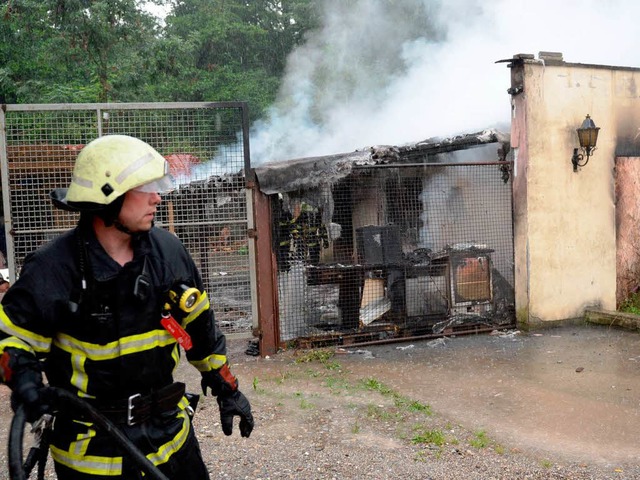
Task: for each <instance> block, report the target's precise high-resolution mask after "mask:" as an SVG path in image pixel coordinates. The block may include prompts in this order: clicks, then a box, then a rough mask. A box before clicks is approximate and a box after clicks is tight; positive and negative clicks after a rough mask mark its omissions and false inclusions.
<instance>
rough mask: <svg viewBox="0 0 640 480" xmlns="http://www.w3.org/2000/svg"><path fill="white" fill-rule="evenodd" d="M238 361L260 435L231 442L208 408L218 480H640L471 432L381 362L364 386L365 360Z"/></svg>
mask: <svg viewBox="0 0 640 480" xmlns="http://www.w3.org/2000/svg"><path fill="white" fill-rule="evenodd" d="M230 352H231V354H230V357H231V359H232V362H233V363H234V364H233V371H234V372H235V373H236V374H237V375H238V376H239V378H240V379H241V382H242V384H241V389H242V390H243V391H244V392H245V393H246V395H247V396H248V397H249V399H250V400H251V402H252V406H253V409H254V412H255V417H256V428H255V430H254V433H253V434H252V435H251V437H250V438H249V439H243V438H240V436H239V434H237V432H234V435H233V436H232V437H224V435H222V434H221V433H220V431H219V428H220V427H219V422H218V419H217V411H216V409H215V407H214V406H213V405H212V404H211V403H209V402H208V400H205V401H204V406H203V408H202V410H201V411H200V412H199V413H198V414H197V416H196V419H195V426H196V429H197V432H198V436H199V439H200V442H201V446H202V450H203V454H204V456H205V459H206V462H207V465H208V466H209V470H210V472H211V476H212V478H229V479H262V480H267V479H274V480H275V479H280V478H291V479H343V478H349V479H389V478H394V477H397V478H403V479H420V480H429V479H431V480H436V479H442V480H445V479H446V480H453V479H465V480H470V479H478V480H480V479H482V480H490V479H576V480H577V479H598V480H606V479H640V467H639V466H637V465H616V466H611V465H606V466H605V465H601V464H596V463H595V462H590V461H589V460H588V459H585V460H584V461H578V462H576V461H575V460H573V459H572V460H569V459H567V458H563V456H562V455H561V454H558V455H554V456H550V455H549V453H548V452H544V451H541V452H537V453H536V452H531V451H522V450H521V449H519V448H518V447H517V446H514V445H509V444H501V443H499V442H498V441H496V440H494V439H493V438H492V437H491V434H490V433H487V432H485V431H482V430H468V429H466V428H465V427H464V426H463V425H458V424H457V423H456V421H455V419H451V418H443V417H442V416H441V415H439V414H438V412H435V411H432V409H431V408H430V407H429V406H428V405H427V404H425V403H420V402H416V401H415V400H414V399H412V398H407V397H404V396H403V394H402V392H401V391H395V390H392V389H390V388H388V387H387V386H386V385H385V383H384V382H382V381H380V380H379V379H382V378H385V375H384V373H383V372H382V369H384V362H383V361H382V362H380V359H373V363H368V364H367V365H368V371H369V372H370V374H369V375H368V376H366V375H365V376H362V375H361V374H357V373H354V371H355V370H358V371H361V370H360V369H357V368H354V367H356V364H361V363H362V362H363V360H362V358H359V357H361V356H358V355H355V356H354V355H331V352H330V351H315V352H303V353H300V352H298V353H296V352H285V353H282V354H278V355H277V356H275V357H274V358H271V359H256V358H252V357H248V356H246V355H242V354H240V353H236V352H234V351H233V350H232V349H230Z"/></svg>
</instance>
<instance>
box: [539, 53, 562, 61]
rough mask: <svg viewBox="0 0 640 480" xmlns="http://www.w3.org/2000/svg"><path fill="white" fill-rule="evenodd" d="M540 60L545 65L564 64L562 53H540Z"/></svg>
mask: <svg viewBox="0 0 640 480" xmlns="http://www.w3.org/2000/svg"><path fill="white" fill-rule="evenodd" d="M538 58H539V59H540V60H543V61H544V62H545V63H554V62H555V63H562V62H564V59H563V58H562V52H538Z"/></svg>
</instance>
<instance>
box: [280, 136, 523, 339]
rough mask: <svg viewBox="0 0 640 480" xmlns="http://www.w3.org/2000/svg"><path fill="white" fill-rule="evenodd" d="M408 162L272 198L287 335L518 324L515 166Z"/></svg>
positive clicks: (460, 160)
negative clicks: (312, 190)
mask: <svg viewBox="0 0 640 480" xmlns="http://www.w3.org/2000/svg"><path fill="white" fill-rule="evenodd" d="M487 148H488V147H483V149H474V150H473V152H474V155H475V156H474V157H473V158H483V156H484V155H485V154H483V150H484V149H487ZM490 148H491V147H489V151H491V150H490ZM492 148H494V149H495V146H494V147H492ZM494 151H495V150H494ZM493 158H495V156H494V157H493ZM404 160H405V163H404V164H402V163H398V164H387V165H378V166H367V167H359V168H358V167H354V169H353V171H352V173H351V174H350V175H349V176H348V177H346V178H344V179H342V180H340V181H339V182H338V183H335V184H333V185H331V186H330V188H325V189H323V190H322V191H323V193H322V195H318V192H317V191H316V192H315V193H310V192H304V191H298V192H289V193H287V194H280V195H274V196H273V197H272V209H273V217H274V219H275V221H274V227H273V238H274V250H275V254H276V259H277V268H278V298H279V323H280V339H281V341H284V342H290V341H299V342H303V343H305V344H307V345H310V346H316V345H323V344H349V343H352V344H353V343H363V342H372V341H381V340H384V341H386V340H389V339H393V338H407V337H411V336H425V335H439V334H447V333H452V332H455V331H462V330H464V329H474V328H475V329H478V328H482V329H484V328H495V327H497V326H504V325H512V324H514V322H515V315H514V311H513V305H514V292H513V282H514V273H513V268H514V266H513V231H512V210H511V181H510V179H509V177H508V175H505V172H507V171H508V166H509V163H508V162H485V163H468V162H467V163H465V157H464V156H463V155H460V156H459V157H456V156H452V155H451V154H448V155H440V156H438V158H437V159H436V161H435V162H433V161H432V162H431V163H408V162H410V161H411V159H404ZM422 160H423V159H417V160H416V162H421V161H422Z"/></svg>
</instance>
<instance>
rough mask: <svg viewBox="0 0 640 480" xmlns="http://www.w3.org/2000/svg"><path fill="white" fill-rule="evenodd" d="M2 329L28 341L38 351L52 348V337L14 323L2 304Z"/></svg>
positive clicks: (0, 321)
mask: <svg viewBox="0 0 640 480" xmlns="http://www.w3.org/2000/svg"><path fill="white" fill-rule="evenodd" d="M0 330H2V331H3V332H4V333H6V334H8V335H12V336H14V337H17V338H19V339H20V340H22V341H23V342H25V343H28V344H29V345H30V346H31V348H33V350H35V351H36V352H43V353H47V352H49V350H50V349H51V338H50V337H45V336H42V335H38V334H37V333H33V332H30V331H29V330H26V329H24V328H22V327H19V326H18V325H16V324H14V323H13V322H12V321H11V319H10V318H9V316H8V315H7V314H6V313H5V311H4V307H3V306H2V305H0Z"/></svg>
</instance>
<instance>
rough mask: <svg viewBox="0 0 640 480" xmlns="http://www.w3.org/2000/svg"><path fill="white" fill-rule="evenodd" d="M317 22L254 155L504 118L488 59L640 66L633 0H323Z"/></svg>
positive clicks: (255, 140)
mask: <svg viewBox="0 0 640 480" xmlns="http://www.w3.org/2000/svg"><path fill="white" fill-rule="evenodd" d="M322 8H323V23H322V26H321V28H319V29H318V30H317V31H314V32H312V33H311V34H309V35H308V37H307V41H306V42H305V43H304V44H303V45H302V46H300V47H299V48H298V49H296V50H295V51H294V52H292V54H291V55H290V57H289V59H288V67H287V72H286V76H285V78H284V80H283V82H282V85H281V88H280V92H279V95H278V99H277V101H276V102H275V104H274V105H273V106H272V107H271V109H270V112H269V115H268V117H267V118H266V119H265V120H263V121H261V122H258V123H257V124H255V125H254V127H253V129H252V132H251V149H252V163H253V164H254V165H257V164H260V163H264V162H267V161H279V160H287V159H291V158H300V157H307V156H315V155H329V154H333V153H342V152H348V151H353V150H356V149H359V148H362V147H365V146H370V145H378V144H391V145H402V144H405V143H409V142H416V141H420V140H423V139H426V138H430V137H434V136H452V135H456V134H459V133H469V132H475V131H479V130H483V129H486V128H498V129H500V130H507V131H508V129H509V118H510V102H509V95H508V94H507V92H506V90H507V88H508V87H509V82H510V81H509V72H508V69H507V68H506V66H505V64H502V63H500V64H496V63H495V62H496V61H497V60H501V59H507V58H511V57H512V56H513V55H514V54H517V53H533V54H536V55H537V54H538V52H539V51H554V52H562V53H563V55H564V60H565V61H567V62H572V63H590V64H602V65H621V66H638V65H639V63H640V62H639V60H640V59H639V58H638V57H639V56H640V54H639V52H638V47H637V42H636V40H635V36H636V28H637V27H636V25H635V22H636V19H637V18H638V13H640V2H634V1H631V0H610V1H608V2H602V1H596V0H581V1H580V0H565V1H564V2H557V1H552V0H538V1H531V0H441V1H438V0H350V1H344V0H322Z"/></svg>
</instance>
